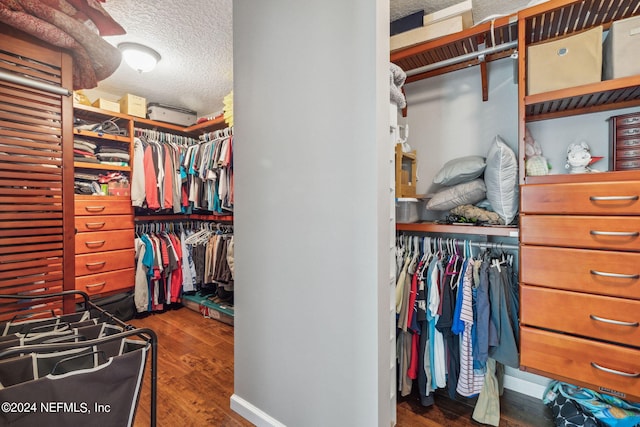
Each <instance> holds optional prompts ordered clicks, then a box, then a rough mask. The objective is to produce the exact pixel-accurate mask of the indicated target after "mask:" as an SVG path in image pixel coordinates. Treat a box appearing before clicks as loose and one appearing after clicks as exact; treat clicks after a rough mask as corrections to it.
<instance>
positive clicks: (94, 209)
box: [84, 206, 106, 212]
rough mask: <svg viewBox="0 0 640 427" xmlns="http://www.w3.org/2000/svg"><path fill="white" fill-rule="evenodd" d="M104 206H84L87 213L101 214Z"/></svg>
mask: <svg viewBox="0 0 640 427" xmlns="http://www.w3.org/2000/svg"><path fill="white" fill-rule="evenodd" d="M105 207H106V206H85V207H84V208H85V210H86V211H87V212H102V211H103V210H104V209H105Z"/></svg>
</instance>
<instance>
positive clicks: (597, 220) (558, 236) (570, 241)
mask: <svg viewBox="0 0 640 427" xmlns="http://www.w3.org/2000/svg"><path fill="white" fill-rule="evenodd" d="M520 241H521V242H522V243H523V244H532V245H544V246H566V247H574V248H594V249H613V250H626V251H640V218H638V217H624V216H619V217H615V216H601V217H588V216H575V215H521V216H520Z"/></svg>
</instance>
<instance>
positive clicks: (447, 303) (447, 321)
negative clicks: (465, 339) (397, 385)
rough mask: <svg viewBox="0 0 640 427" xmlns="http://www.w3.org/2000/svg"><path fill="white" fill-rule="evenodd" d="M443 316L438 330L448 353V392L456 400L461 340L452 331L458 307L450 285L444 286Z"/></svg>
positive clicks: (442, 295)
mask: <svg viewBox="0 0 640 427" xmlns="http://www.w3.org/2000/svg"><path fill="white" fill-rule="evenodd" d="M442 290H443V292H442V294H441V296H440V297H441V298H442V314H441V315H440V318H439V319H438V323H436V328H437V329H438V330H439V331H440V332H441V333H442V337H443V338H444V344H445V347H446V353H447V391H448V393H449V397H450V398H452V399H455V397H456V387H457V385H458V377H459V376H460V339H459V337H458V336H457V335H455V334H454V333H453V332H452V331H451V326H452V325H453V314H454V311H455V306H456V290H455V289H451V286H449V283H446V284H445V285H444V286H443V289H442Z"/></svg>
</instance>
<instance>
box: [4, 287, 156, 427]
mask: <svg viewBox="0 0 640 427" xmlns="http://www.w3.org/2000/svg"><path fill="white" fill-rule="evenodd" d="M78 295H80V296H82V298H83V302H82V304H80V306H79V307H80V309H79V310H77V311H76V312H75V313H70V314H63V315H54V314H53V313H51V315H47V316H38V315H35V316H32V315H30V317H29V318H27V319H16V318H15V317H14V319H12V320H10V321H8V322H0V425H7V426H16V427H23V426H24V427H31V426H37V425H42V426H45V425H46V426H48V427H58V426H59V427H63V426H71V425H82V426H96V427H103V426H113V427H120V426H132V425H133V421H134V419H135V413H136V409H137V406H138V401H139V398H140V391H141V387H142V381H143V377H144V371H145V367H146V364H147V363H146V360H147V357H148V356H147V355H148V353H151V356H150V357H151V363H150V365H151V366H150V369H151V371H150V385H149V387H150V408H149V409H150V425H151V426H152V427H155V425H156V399H157V348H158V339H157V336H156V334H155V332H154V331H153V330H151V329H147V328H135V327H133V326H131V325H129V324H127V323H125V322H123V321H121V320H119V319H118V318H116V317H115V316H113V315H112V314H111V313H109V312H107V311H106V310H104V309H102V308H101V307H99V306H97V305H96V304H94V303H93V302H91V301H90V300H89V296H88V295H87V294H86V293H84V292H81V291H65V292H60V293H55V294H45V295H39V296H33V295H2V294H0V300H6V299H16V300H18V299H19V300H34V301H36V300H37V302H38V303H39V302H41V300H42V301H45V300H48V301H50V300H52V299H54V298H75V297H77V296H78Z"/></svg>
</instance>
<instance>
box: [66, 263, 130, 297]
mask: <svg viewBox="0 0 640 427" xmlns="http://www.w3.org/2000/svg"><path fill="white" fill-rule="evenodd" d="M134 271H135V270H134V269H133V268H128V269H125V270H114V271H109V272H106V273H98V274H90V275H87V276H80V277H76V290H78V291H84V292H86V293H88V294H89V295H97V294H104V293H107V292H113V291H119V290H125V289H130V288H132V287H133V284H134Z"/></svg>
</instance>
